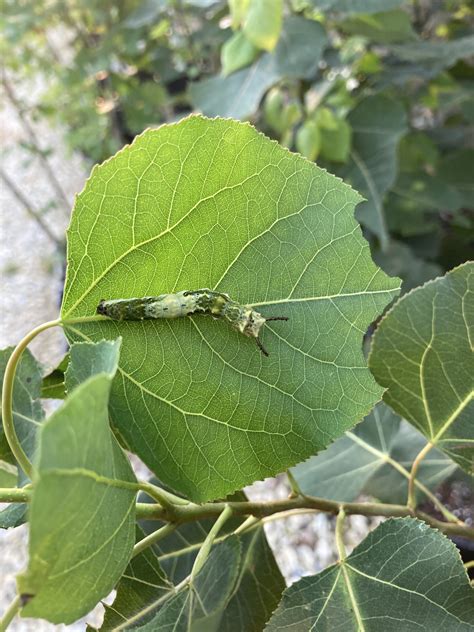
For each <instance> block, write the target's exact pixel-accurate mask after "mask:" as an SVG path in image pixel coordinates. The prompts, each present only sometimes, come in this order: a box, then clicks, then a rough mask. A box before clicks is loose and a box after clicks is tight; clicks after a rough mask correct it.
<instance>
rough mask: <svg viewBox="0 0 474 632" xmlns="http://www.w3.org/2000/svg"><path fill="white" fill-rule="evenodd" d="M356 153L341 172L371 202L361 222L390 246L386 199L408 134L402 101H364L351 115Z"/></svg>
mask: <svg viewBox="0 0 474 632" xmlns="http://www.w3.org/2000/svg"><path fill="white" fill-rule="evenodd" d="M348 121H349V123H350V125H351V127H352V132H353V137H352V151H351V155H350V159H349V163H348V164H347V165H345V166H344V167H342V168H341V169H339V170H338V171H337V173H338V175H340V176H341V178H344V180H347V181H348V182H349V183H350V184H351V185H352V186H353V187H354V188H355V189H357V190H358V191H359V192H360V193H362V195H364V197H365V198H366V199H367V201H366V202H364V203H363V204H361V205H360V206H359V208H358V209H357V218H358V219H359V221H360V222H361V223H362V224H363V225H364V226H366V227H367V228H368V229H369V230H371V231H372V232H373V233H374V234H375V235H377V237H378V238H379V239H380V242H381V244H382V247H383V248H384V249H386V248H387V246H388V239H389V236H388V232H387V225H386V218H385V211H384V196H385V193H386V192H387V190H388V189H389V188H390V187H391V186H392V184H393V183H394V181H395V178H396V175H397V145H398V141H399V139H400V138H401V136H402V135H403V134H404V133H405V131H406V115H405V111H404V109H403V105H402V104H401V102H400V101H393V100H391V99H389V98H387V97H385V96H383V95H375V96H370V97H367V98H365V99H363V100H362V101H361V102H360V103H359V104H358V105H357V106H356V108H355V109H354V110H353V111H352V112H351V113H350V114H349V116H348Z"/></svg>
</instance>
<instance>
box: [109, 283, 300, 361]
mask: <svg viewBox="0 0 474 632" xmlns="http://www.w3.org/2000/svg"><path fill="white" fill-rule="evenodd" d="M97 313H98V314H102V315H103V316H108V317H109V318H112V319H113V320H147V319H156V318H179V317H180V316H190V315H191V314H209V315H210V316H212V317H213V318H223V319H225V320H227V322H229V323H230V325H231V326H232V327H233V328H234V329H236V330H237V331H239V332H240V333H241V334H244V336H249V337H250V338H255V342H256V343H257V346H258V348H259V349H260V351H261V352H262V353H263V354H264V355H266V356H268V352H267V351H266V350H265V348H264V347H263V345H262V343H261V341H260V339H259V337H258V335H259V332H260V329H261V328H262V327H263V325H264V324H265V323H266V322H268V321H270V320H288V318H287V317H286V316H270V317H269V318H266V317H265V316H262V315H261V314H260V313H259V312H256V311H255V310H253V309H252V307H250V306H249V305H240V303H237V302H236V301H233V300H232V299H231V298H230V296H229V295H228V294H223V293H222V292H214V291H213V290H209V289H207V288H203V289H201V290H183V291H182V292H176V294H160V296H145V297H144V298H128V299H113V300H105V299H104V300H101V301H100V303H99V305H98V306H97Z"/></svg>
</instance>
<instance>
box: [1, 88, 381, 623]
mask: <svg viewBox="0 0 474 632" xmlns="http://www.w3.org/2000/svg"><path fill="white" fill-rule="evenodd" d="M34 92H35V91H34V90H31V89H29V90H28V92H27V94H26V95H19V96H23V97H25V96H28V98H34ZM35 130H36V132H37V135H38V137H39V138H40V139H41V142H42V145H43V147H46V146H48V147H52V148H54V150H53V152H52V154H51V156H50V158H49V160H50V162H51V165H52V167H53V169H54V171H55V173H56V174H57V176H58V179H59V181H60V183H61V186H62V187H63V189H64V191H65V192H66V195H67V197H68V199H69V200H70V201H71V206H72V200H73V197H74V193H75V192H78V191H80V190H81V189H82V187H83V184H84V180H85V178H86V175H87V171H88V169H87V168H86V166H85V164H84V162H83V161H82V160H81V159H80V157H79V156H71V155H70V154H69V153H68V151H67V150H66V149H65V147H64V143H63V141H62V138H61V133H60V131H58V130H53V129H51V128H50V127H48V126H46V125H44V124H41V125H35ZM0 140H1V142H2V147H3V155H2V168H3V170H4V171H5V172H7V174H8V175H9V176H10V177H11V179H12V180H13V181H14V182H15V183H16V185H17V186H18V187H20V188H21V190H22V191H23V193H24V194H25V195H26V196H27V197H28V199H29V200H30V202H31V204H32V205H33V206H34V207H35V208H41V207H42V206H44V205H47V204H48V202H50V201H51V200H52V199H54V191H53V190H52V188H51V185H50V183H49V182H48V179H47V177H46V176H45V173H44V171H43V169H42V167H41V164H40V162H39V160H38V159H31V157H30V156H29V155H28V154H27V153H26V152H25V151H24V150H23V149H22V148H21V147H20V146H19V143H20V142H21V141H23V140H26V138H25V134H24V130H23V129H22V127H21V124H20V121H19V119H18V116H17V114H16V112H15V110H14V109H13V108H12V107H10V106H5V107H4V109H3V110H2V112H1V126H0ZM0 199H1V214H0V235H1V238H2V249H1V251H0V275H1V280H2V289H3V291H2V298H1V313H2V323H1V329H0V345H1V347H0V348H3V347H6V346H8V345H12V344H15V343H17V342H18V341H19V340H20V338H21V337H22V336H23V335H24V334H25V333H26V332H28V331H29V330H31V329H32V328H33V327H34V326H36V325H38V324H40V323H42V322H45V321H47V320H50V319H53V318H56V317H57V314H58V308H59V301H60V294H61V288H62V282H63V281H62V278H63V268H62V260H61V257H60V256H58V254H57V252H56V249H55V246H54V244H53V243H52V242H51V240H50V239H49V238H48V237H47V236H46V235H45V234H43V233H42V231H41V230H40V229H39V228H38V226H37V224H36V223H35V222H34V221H33V220H32V219H31V218H30V217H29V216H28V214H27V213H26V212H25V210H24V209H23V207H22V206H21V204H19V203H18V200H17V199H16V198H15V197H14V196H13V195H12V194H11V192H10V191H9V190H8V189H7V188H6V187H5V186H4V185H3V183H2V188H1V198H0ZM68 215H69V209H65V208H64V207H61V206H59V205H58V207H57V208H53V209H51V210H50V211H49V212H48V213H47V214H46V215H45V220H46V221H47V222H48V224H49V226H50V227H51V230H52V231H54V233H55V234H56V235H57V236H58V237H62V236H63V235H64V231H65V228H66V226H67V223H68ZM31 350H32V351H33V352H34V353H35V355H36V356H37V357H38V358H39V360H40V361H42V362H43V363H44V364H45V365H46V367H52V366H54V363H55V362H57V361H58V360H59V359H60V358H61V356H62V354H63V353H64V350H65V341H64V338H63V336H62V333H61V331H59V330H50V331H48V332H45V333H44V334H42V335H41V337H40V338H39V339H36V340H35V341H34V342H33V343H32V345H31ZM288 491H289V490H288V488H287V487H286V484H285V481H284V478H283V477H280V478H277V479H269V480H267V481H264V482H261V483H256V484H255V485H253V486H252V487H250V488H248V490H247V493H248V495H249V496H250V497H251V498H252V499H253V500H264V499H267V500H268V499H271V498H276V497H280V498H281V497H285V496H286V495H288ZM374 524H375V522H374V521H372V522H369V521H368V520H367V519H366V518H364V517H357V516H355V517H351V518H350V519H349V520H348V529H347V532H346V541H347V545H348V549H349V550H350V549H351V548H352V547H353V546H354V545H356V544H357V543H358V542H359V541H360V540H362V539H363V538H364V537H365V535H366V533H367V531H368V529H369V528H370V525H374ZM266 530H267V535H268V539H269V541H270V544H271V546H272V548H273V550H274V551H275V555H276V558H277V560H278V563H279V565H280V567H281V569H282V571H283V573H284V575H285V577H286V579H287V581H288V583H291V582H294V581H296V580H297V579H298V578H299V577H301V576H303V575H308V574H313V573H315V572H318V571H320V570H321V569H323V568H324V567H326V566H327V565H328V564H330V563H331V562H333V561H334V550H335V546H334V523H333V519H332V518H328V517H327V516H325V515H314V514H307V515H298V516H292V517H290V518H287V519H284V520H278V521H272V522H271V523H269V524H268V525H267V526H266ZM26 562H27V528H26V527H25V526H24V527H20V528H18V529H15V530H10V531H8V532H4V531H3V532H2V531H0V564H1V575H0V616H1V613H2V612H3V611H4V610H5V608H6V607H7V606H8V604H9V603H10V602H11V600H12V599H13V598H14V596H15V576H16V574H17V573H18V572H20V571H22V570H23V569H24V568H25V566H26ZM87 620H88V621H91V620H93V621H94V623H98V622H99V621H100V608H99V610H98V611H95V613H94V614H93V615H92V617H91V616H89V617H87ZM9 629H10V630H12V631H18V632H20V631H21V632H26V631H29V630H34V631H37V632H46V631H50V630H71V631H72V630H74V631H79V630H85V623H84V622H79V623H76V624H74V625H70V626H64V625H60V626H55V625H51V624H49V623H46V622H39V621H32V620H31V621H30V620H25V619H17V620H16V621H15V622H14V623H13V624H12V625H11V627H10V628H9Z"/></svg>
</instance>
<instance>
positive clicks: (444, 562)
mask: <svg viewBox="0 0 474 632" xmlns="http://www.w3.org/2000/svg"><path fill="white" fill-rule="evenodd" d="M440 578H443V580H442V581H440ZM473 617H474V591H473V590H472V588H471V587H470V586H469V580H468V577H467V573H466V571H465V569H464V567H463V564H462V561H461V558H460V556H459V552H458V550H457V549H456V547H455V546H454V544H453V543H452V542H451V541H450V540H448V539H447V538H446V537H445V536H443V535H442V534H441V533H439V532H438V531H436V530H434V529H431V528H430V527H428V526H427V525H426V524H425V523H423V522H420V521H419V520H414V519H412V518H403V519H402V518H398V519H390V520H387V521H386V522H384V523H383V524H381V525H380V526H379V527H377V528H376V529H375V530H374V531H372V533H370V534H369V535H368V536H367V537H366V538H365V540H364V541H363V542H362V543H361V544H360V545H359V546H358V547H356V548H355V549H354V551H353V552H352V553H351V555H349V556H348V557H347V558H346V559H345V560H344V561H342V562H341V563H340V564H338V565H334V566H330V567H329V568H327V569H326V570H324V571H323V572H322V573H319V574H318V575H314V576H312V577H304V578H303V579H301V580H300V581H298V582H296V583H295V584H293V585H292V586H290V588H288V589H287V590H286V591H285V593H284V594H283V599H282V601H281V604H280V605H279V607H278V609H277V610H276V612H275V614H274V615H273V617H272V618H271V620H270V622H269V624H268V626H267V627H266V628H265V630H266V631H267V632H280V631H281V630H285V632H304V631H306V630H308V631H309V630H318V632H319V631H321V632H325V631H326V630H327V631H328V632H329V631H333V630H344V631H347V632H349V631H351V632H352V631H354V632H356V631H361V630H364V632H380V630H383V631H384V632H398V631H399V630H403V631H404V632H405V631H406V632H411V631H412V630H413V631H415V630H433V631H437V632H438V631H439V632H442V631H443V630H449V631H450V632H468V631H470V630H472V621H473Z"/></svg>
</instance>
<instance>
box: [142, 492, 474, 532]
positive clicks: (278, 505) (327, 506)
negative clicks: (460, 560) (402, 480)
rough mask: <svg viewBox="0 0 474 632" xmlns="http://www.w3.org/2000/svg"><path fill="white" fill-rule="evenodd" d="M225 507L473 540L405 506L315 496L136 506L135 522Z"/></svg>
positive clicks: (459, 528) (213, 512)
mask: <svg viewBox="0 0 474 632" xmlns="http://www.w3.org/2000/svg"><path fill="white" fill-rule="evenodd" d="M226 505H228V506H229V507H230V508H231V509H232V513H233V515H234V516H255V517H256V518H266V517H268V516H273V515H275V514H279V513H282V512H288V511H292V510H306V511H315V510H316V511H323V512H325V513H330V514H334V515H337V514H338V513H339V512H340V510H341V509H342V510H343V511H344V512H345V514H346V515H361V516H384V517H386V518H389V517H402V518H403V517H412V518H419V519H420V520H423V521H424V522H426V523H427V524H429V525H430V526H431V527H433V528H435V529H438V530H439V531H442V532H443V533H445V534H446V535H461V536H463V537H465V538H469V539H471V540H474V528H472V527H468V526H466V525H464V524H463V525H460V524H453V523H448V522H442V521H441V520H437V519H436V518H433V517H432V516H429V515H428V514H426V513H424V512H421V511H413V510H411V509H409V508H408V507H407V506H406V505H389V504H385V503H339V502H336V501H333V500H326V499H324V498H316V497H314V496H298V497H296V498H288V499H281V500H274V501H269V502H226V503H224V502H216V503H205V504H203V505H196V504H194V503H189V505H187V506H179V507H177V506H175V507H174V508H173V510H172V511H171V512H170V510H169V509H164V508H163V507H161V506H160V505H152V504H146V503H137V519H139V520H144V519H146V520H164V521H172V522H174V523H178V524H182V523H186V522H192V521H194V520H200V519H202V518H212V517H214V516H218V515H220V514H221V513H222V511H223V510H224V509H225V507H226Z"/></svg>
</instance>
